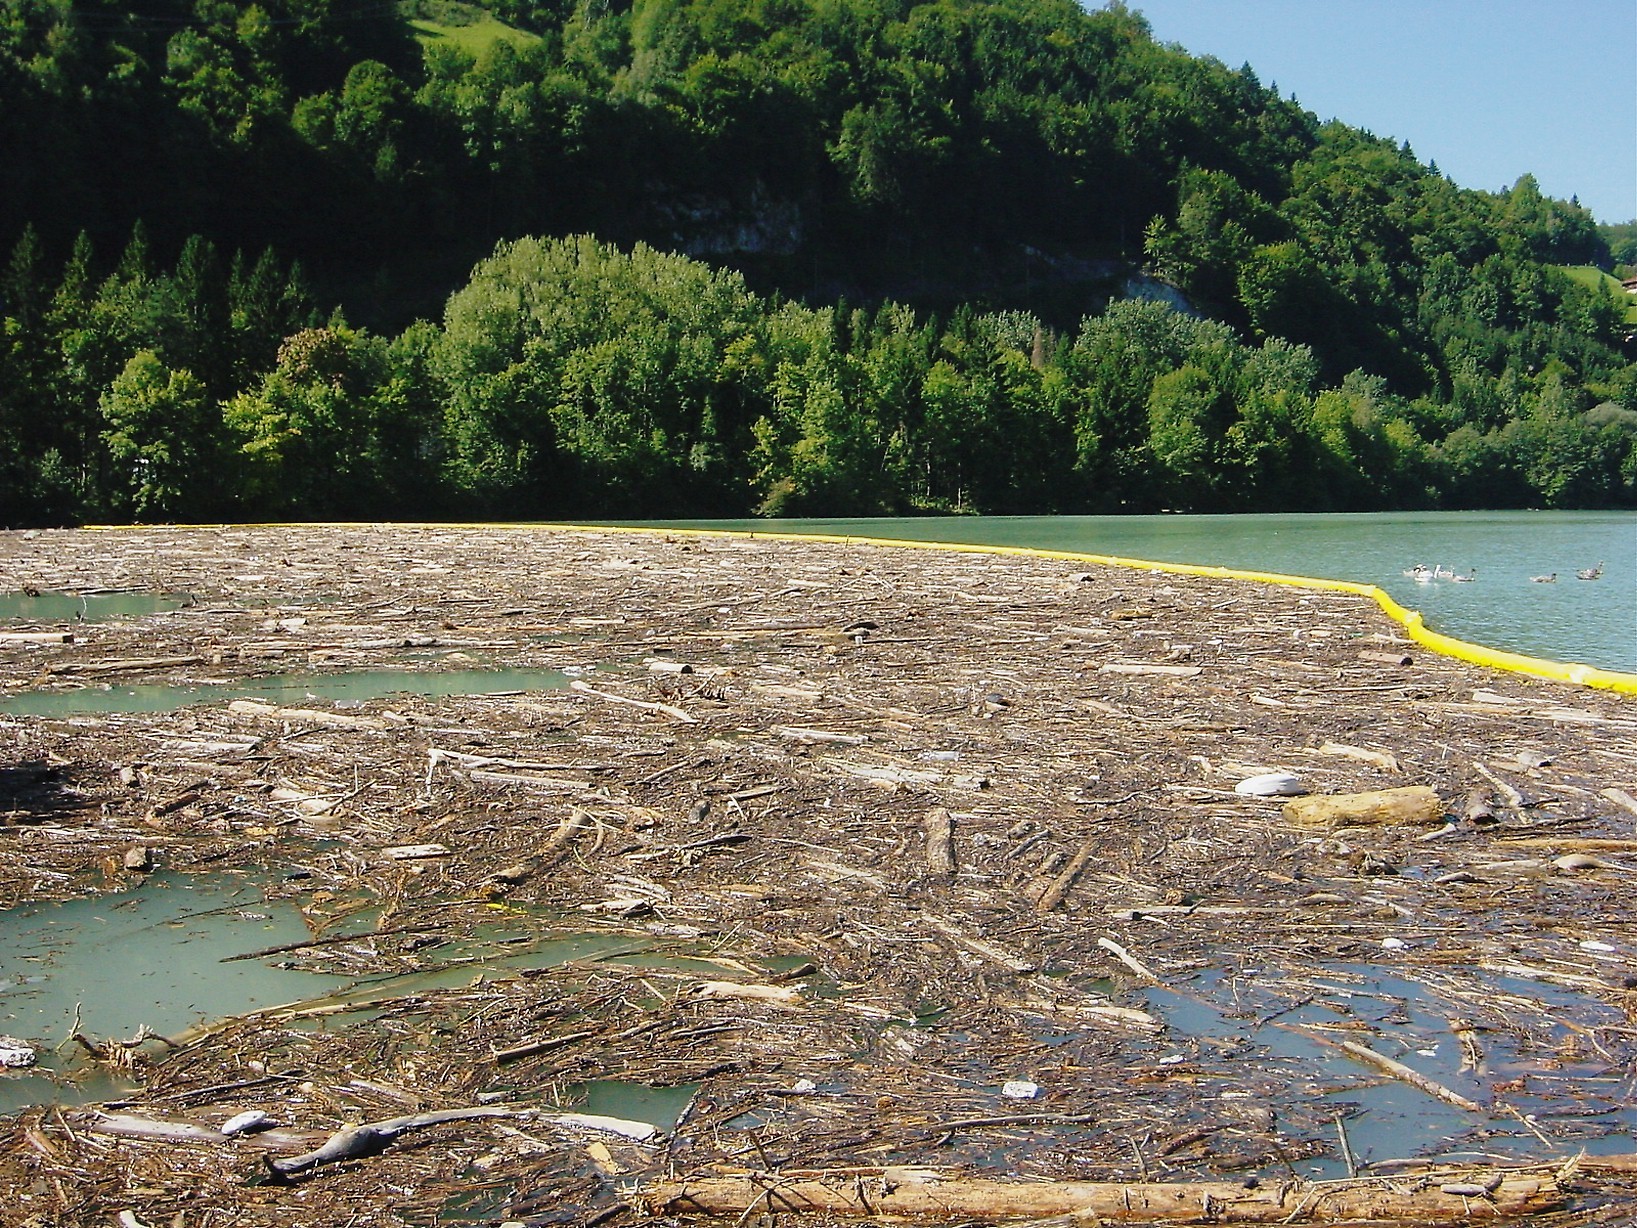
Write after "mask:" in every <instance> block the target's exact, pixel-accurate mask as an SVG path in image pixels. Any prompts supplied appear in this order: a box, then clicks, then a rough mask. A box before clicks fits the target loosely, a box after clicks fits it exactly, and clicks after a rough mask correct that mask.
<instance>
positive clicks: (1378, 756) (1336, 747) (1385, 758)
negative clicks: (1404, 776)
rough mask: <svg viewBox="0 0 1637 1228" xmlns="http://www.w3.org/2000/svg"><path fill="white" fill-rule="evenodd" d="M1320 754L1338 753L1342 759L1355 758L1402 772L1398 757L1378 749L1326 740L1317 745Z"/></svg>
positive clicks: (1388, 769)
mask: <svg viewBox="0 0 1637 1228" xmlns="http://www.w3.org/2000/svg"><path fill="white" fill-rule="evenodd" d="M1319 754H1321V755H1340V756H1341V757H1342V758H1344V759H1357V760H1359V761H1360V762H1361V763H1373V764H1375V765H1376V766H1377V767H1378V768H1385V769H1386V770H1387V771H1389V772H1402V771H1403V770H1404V769H1403V768H1402V767H1400V766H1399V763H1398V758H1397V756H1395V755H1389V754H1386V753H1384V752H1382V751H1379V750H1366V749H1365V748H1364V747H1362V746H1348V745H1346V744H1345V743H1342V742H1326V743H1324V745H1322V746H1320V747H1319Z"/></svg>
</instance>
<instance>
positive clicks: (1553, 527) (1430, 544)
mask: <svg viewBox="0 0 1637 1228" xmlns="http://www.w3.org/2000/svg"><path fill="white" fill-rule="evenodd" d="M664 525H665V527H674V528H720V529H736V530H741V531H749V532H763V533H820V534H838V535H843V536H853V535H856V536H859V537H886V538H895V539H898V540H914V541H936V542H962V543H969V544H977V545H999V546H1031V547H1036V548H1041V549H1048V550H1065V551H1074V552H1079V553H1086V554H1106V555H1118V556H1121V557H1125V558H1137V559H1148V560H1151V561H1155V562H1166V563H1193V564H1200V565H1204V566H1220V567H1235V568H1242V569H1248V570H1255V571H1277V572H1284V573H1287V574H1292V575H1301V576H1318V577H1322V578H1325V579H1331V580H1353V581H1357V582H1360V583H1365V584H1375V585H1378V586H1379V587H1381V588H1383V589H1385V590H1386V591H1387V592H1388V593H1389V594H1390V595H1391V596H1392V597H1393V598H1394V599H1395V600H1397V601H1398V602H1399V603H1400V604H1401V605H1403V606H1405V607H1407V608H1409V609H1412V610H1420V611H1421V612H1422V614H1423V615H1425V616H1426V623H1427V625H1428V626H1429V627H1431V628H1432V629H1433V630H1435V631H1441V632H1443V633H1444V634H1446V635H1452V636H1455V637H1456V638H1457V639H1463V640H1470V641H1472V642H1473V643H1478V644H1487V645H1489V646H1490V647H1493V648H1502V649H1506V650H1507V651H1510V652H1521V653H1525V654H1528V655H1530V656H1536V657H1545V658H1547V659H1549V660H1554V661H1572V662H1578V663H1581V664H1585V665H1595V666H1598V667H1599V668H1602V669H1614V670H1624V671H1627V672H1633V673H1637V512H1383V513H1369V514H1365V513H1326V514H1310V515H1286V514H1270V515H1256V516H929V517H924V518H901V517H870V518H858V519H834V520H731V521H730V520H714V521H702V520H701V521H668V522H664ZM1599 563H1601V564H1602V565H1603V571H1602V575H1601V576H1600V578H1598V579H1597V580H1593V581H1586V580H1578V579H1576V576H1575V573H1576V572H1577V571H1579V570H1581V569H1584V568H1592V567H1595V566H1597V565H1598V564H1599ZM1417 564H1425V565H1426V566H1427V567H1429V568H1433V567H1442V568H1445V569H1448V570H1451V571H1453V572H1455V573H1457V574H1460V575H1467V574H1469V573H1470V572H1471V570H1472V569H1474V568H1475V569H1476V577H1475V579H1474V580H1473V582H1471V583H1455V582H1452V581H1449V580H1442V579H1440V580H1428V581H1426V582H1419V581H1417V580H1416V579H1414V578H1413V577H1410V576H1407V575H1405V574H1404V573H1405V572H1406V571H1407V570H1410V569H1412V568H1414V567H1415V566H1416V565H1417ZM1553 574H1555V575H1556V580H1555V581H1553V582H1551V583H1536V582H1535V581H1534V580H1533V579H1532V578H1531V577H1534V576H1549V575H1553Z"/></svg>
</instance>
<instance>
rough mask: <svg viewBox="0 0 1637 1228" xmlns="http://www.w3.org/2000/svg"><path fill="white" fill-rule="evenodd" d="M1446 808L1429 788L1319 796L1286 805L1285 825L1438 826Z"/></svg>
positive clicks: (1315, 795) (1410, 787) (1322, 794)
mask: <svg viewBox="0 0 1637 1228" xmlns="http://www.w3.org/2000/svg"><path fill="white" fill-rule="evenodd" d="M1443 812H1444V804H1443V802H1442V801H1440V800H1439V797H1438V793H1437V791H1436V790H1434V789H1431V788H1429V787H1428V786H1426V785H1410V786H1408V787H1407V788H1403V789H1376V790H1372V791H1370V792H1368V793H1315V794H1313V795H1311V796H1308V797H1294V798H1291V800H1290V801H1288V802H1286V803H1285V808H1284V815H1285V821H1286V822H1288V823H1291V824H1292V825H1294V826H1296V827H1347V826H1363V825H1370V826H1376V827H1395V826H1408V825H1411V824H1425V823H1433V822H1436V821H1437V820H1438V819H1439V818H1440V817H1441V816H1442V815H1443Z"/></svg>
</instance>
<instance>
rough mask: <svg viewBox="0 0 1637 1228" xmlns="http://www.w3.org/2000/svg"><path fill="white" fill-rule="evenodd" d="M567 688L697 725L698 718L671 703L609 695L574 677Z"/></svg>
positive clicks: (577, 692)
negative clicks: (657, 702)
mask: <svg viewBox="0 0 1637 1228" xmlns="http://www.w3.org/2000/svg"><path fill="white" fill-rule="evenodd" d="M568 689H569V690H571V691H573V692H575V693H576V694H578V695H590V696H594V697H595V698H597V699H606V700H607V701H608V702H609V703H611V704H624V705H626V706H627V707H630V708H641V709H642V710H643V711H645V712H662V713H664V714H665V715H666V716H668V717H670V718H671V719H672V720H673V721H681V722H682V723H683V724H684V725H697V724H698V723H699V718H698V717H696V716H694V715H693V714H692V713H691V712H686V711H684V710H683V709H681V708H678V707H675V706H674V705H672V704H656V703H650V702H649V701H648V700H645V699H627V698H626V697H625V696H624V695H610V694H609V693H608V692H607V691H599V690H597V689H596V688H595V687H593V686H592V685H591V684H590V683H588V682H582V681H581V680H580V679H578V678H576V679H574V681H572V682H570V683H569V684H568Z"/></svg>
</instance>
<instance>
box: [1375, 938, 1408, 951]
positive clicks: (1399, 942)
mask: <svg viewBox="0 0 1637 1228" xmlns="http://www.w3.org/2000/svg"><path fill="white" fill-rule="evenodd" d="M1381 945H1382V946H1384V947H1386V948H1387V949H1388V950H1389V951H1403V950H1406V949H1408V947H1409V945H1410V944H1409V943H1407V942H1405V941H1404V940H1403V939H1402V938H1383V939H1382V940H1381Z"/></svg>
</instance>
